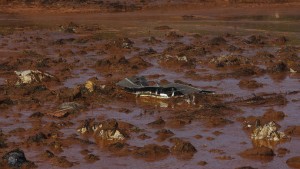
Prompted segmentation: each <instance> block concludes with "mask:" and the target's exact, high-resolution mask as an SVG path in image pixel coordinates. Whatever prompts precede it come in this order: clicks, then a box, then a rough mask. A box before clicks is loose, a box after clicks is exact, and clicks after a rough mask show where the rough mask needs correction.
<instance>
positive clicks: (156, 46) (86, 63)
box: [0, 4, 300, 168]
mask: <svg viewBox="0 0 300 169" xmlns="http://www.w3.org/2000/svg"><path fill="white" fill-rule="evenodd" d="M111 5H112V6H113V8H118V10H122V11H123V9H124V8H125V10H131V9H129V7H126V6H125V7H123V6H119V4H111ZM126 5H128V4H126ZM119 8H120V9H119ZM134 10H135V9H134ZM101 29H102V28H101V26H99V25H84V24H77V23H76V22H70V23H65V24H64V25H60V26H57V27H56V28H55V29H53V30H52V29H41V30H31V29H30V28H28V29H23V30H21V31H15V32H12V33H9V34H4V35H1V36H0V44H1V45H0V53H1V54H2V53H3V56H4V57H2V58H1V59H0V78H1V79H2V78H3V79H5V80H3V81H2V80H1V79H0V80H1V81H0V82H1V84H0V93H2V95H1V96H0V110H1V114H0V119H1V124H0V131H1V132H0V150H1V151H0V157H1V160H0V164H3V165H5V166H8V165H10V164H9V162H8V161H7V159H8V155H9V154H8V155H7V153H9V152H10V151H12V150H13V148H16V147H19V148H20V150H18V153H20V154H21V157H22V159H23V162H24V165H26V166H25V167H29V168H32V167H35V166H37V167H39V166H41V167H47V165H48V164H51V165H52V164H53V165H54V166H56V167H59V168H71V167H84V166H85V164H87V163H88V164H94V165H98V164H102V163H103V161H106V160H108V159H109V158H107V156H110V158H120V159H121V160H124V159H129V161H132V159H134V160H136V161H138V162H137V163H139V164H140V163H143V162H144V163H146V162H154V161H156V162H157V163H160V162H165V161H168V160H170V159H173V157H175V158H176V159H178V161H176V163H177V162H178V163H181V162H182V161H185V162H186V161H191V163H194V165H202V166H205V165H213V164H214V163H218V161H220V160H222V161H232V162H233V163H234V164H237V163H238V165H235V167H236V166H240V162H241V161H243V158H247V159H254V162H253V163H255V161H256V160H259V161H260V160H263V161H266V162H268V163H271V162H272V160H277V159H276V158H277V156H275V154H276V155H277V154H279V155H280V156H284V157H285V158H290V155H289V152H290V153H291V154H292V153H293V150H289V149H287V148H282V149H278V150H277V151H275V150H276V147H274V145H269V144H268V147H267V146H265V147H253V148H251V149H246V147H245V146H244V144H243V143H245V142H246V145H247V144H248V145H247V146H249V144H252V142H251V138H250V136H249V138H244V137H245V133H244V132H246V136H248V135H247V134H249V133H251V132H252V131H253V129H254V126H255V123H256V120H257V119H260V121H261V123H262V124H266V123H268V122H270V121H276V122H278V123H281V122H282V121H283V122H285V120H286V119H288V120H289V116H287V114H289V113H290V112H289V109H287V110H286V111H281V110H277V109H280V108H281V107H285V106H286V107H288V105H289V104H292V103H296V104H297V102H298V101H297V100H296V99H294V101H293V100H292V99H291V97H293V95H294V96H295V97H297V96H298V95H297V94H298V93H299V92H297V91H295V92H291V91H290V89H287V88H288V87H286V86H284V88H283V89H282V91H279V90H278V91H277V90H270V89H269V88H272V87H273V86H272V85H273V84H272V83H273V82H274V83H276V82H279V84H285V85H286V83H285V82H284V80H282V77H283V78H287V79H288V80H289V78H290V79H296V80H299V72H300V65H299V63H300V59H299V47H297V46H289V45H287V42H288V39H287V38H286V37H282V36H280V37H277V36H273V35H266V34H263V35H261V34H254V35H247V36H242V35H233V34H224V35H218V36H216V35H198V34H193V35H191V34H187V33H184V32H180V31H177V30H175V29H173V28H172V27H171V26H159V27H154V28H153V31H162V32H163V35H162V36H154V35H153V36H152V35H151V36H150V37H144V36H143V37H135V36H132V37H130V36H128V37H127V36H124V35H122V36H121V37H108V38H107V37H106V38H103V37H98V36H96V35H95V34H94V33H93V32H94V31H99V30H101ZM252 51H254V52H252ZM249 53H250V54H249ZM24 70H34V72H49V74H51V75H53V78H52V76H51V78H49V79H47V78H45V79H40V80H34V81H30V82H29V83H16V82H18V81H20V79H18V76H17V74H16V73H15V72H14V71H18V72H20V71H24ZM133 75H138V76H140V75H146V76H147V77H149V78H150V79H151V82H150V83H152V84H153V85H155V84H156V82H160V83H166V82H168V81H170V82H171V81H175V82H176V83H177V82H178V83H184V84H185V85H191V86H194V87H199V88H202V87H203V88H204V89H209V90H216V94H198V93H197V94H192V95H188V96H184V97H175V98H171V99H155V98H154V99H148V98H140V97H137V96H136V95H134V94H132V93H130V92H126V91H124V90H122V88H120V87H118V86H117V85H116V83H117V82H118V81H120V80H121V79H123V78H126V77H130V76H133ZM54 77H55V78H54ZM269 77H271V78H273V80H272V79H271V80H270V78H269ZM264 79H269V80H270V81H267V80H264ZM227 80H228V81H230V82H232V81H234V83H235V82H236V83H235V84H230V85H229V86H226V84H225V83H226V82H227ZM202 82H203V83H202ZM292 83H294V81H293V82H292ZM270 86H271V87H270ZM231 88H233V89H231ZM241 89H242V90H241ZM264 90H266V92H264ZM294 90H296V89H293V91H294ZM288 92H290V94H288ZM291 93H292V94H291ZM240 95H242V96H240ZM191 100H193V102H191ZM267 108H268V109H267ZM249 109H250V110H251V111H253V112H251V113H248V114H247V115H245V117H240V116H243V113H247V112H246V111H249ZM255 109H258V110H257V111H256V110H255ZM262 110H263V111H262ZM258 111H259V113H261V114H259V113H257V112H258ZM249 114H250V116H248V115H249ZM238 117H240V118H238ZM2 122H3V123H2ZM287 123H288V122H287ZM248 126H251V127H248ZM232 128H234V129H232ZM242 129H245V130H242ZM282 129H283V131H284V132H285V133H286V134H288V135H289V136H291V137H292V139H293V138H295V137H299V135H300V134H299V133H300V132H299V126H295V125H291V126H289V127H287V126H284V127H283V128H282ZM2 130H3V131H2ZM233 130H234V131H236V133H235V134H237V135H235V134H232V135H229V136H228V133H230V132H231V131H233ZM226 139H228V140H229V141H226ZM231 139H233V140H231ZM223 140H224V142H223ZM235 140H238V141H240V142H241V143H240V145H239V144H238V143H239V142H238V141H235ZM232 141H235V142H234V144H236V145H237V146H240V147H238V148H237V149H238V150H239V152H233V153H231V151H230V146H232V143H231V142H232ZM217 144H220V146H219V145H217ZM278 144H281V142H279V143H278ZM287 144H289V143H287ZM254 145H255V144H254ZM269 146H270V147H269ZM272 146H273V147H272ZM220 147H221V148H220ZM224 147H229V148H224ZM223 148H224V150H222V149H223ZM245 149H246V150H245ZM2 150H3V151H2ZM21 150H22V151H23V153H25V155H26V158H25V157H23V156H24V155H22V151H21ZM37 152H38V155H37ZM79 152H80V153H79ZM240 152H241V153H240ZM202 153H203V154H204V156H205V155H207V158H201V159H200V157H201V156H202V155H203V154H202ZM214 154H217V156H213V155H214ZM106 155H107V156H106ZM122 158H124V159H122ZM194 159H197V160H196V162H195V161H194ZM235 160H237V161H235ZM21 161H22V160H21ZM31 161H32V162H31ZM41 161H43V162H41ZM124 161H125V162H126V160H124ZM141 161H142V162H141ZM298 161H299V160H298V157H296V158H291V159H289V160H287V165H288V166H297V165H298ZM185 162H184V163H185ZM33 163H34V164H33ZM146 164H148V163H146ZM16 165H19V164H16ZM20 165H22V167H23V164H20ZM168 165H169V164H168ZM255 165H260V164H258V163H255ZM162 166H164V164H163V165H162ZM113 167H116V166H113ZM160 167H161V166H160ZM168 167H173V166H167V168H168ZM248 168H251V167H248Z"/></svg>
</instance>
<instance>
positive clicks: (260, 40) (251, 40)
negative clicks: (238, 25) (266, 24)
mask: <svg viewBox="0 0 300 169" xmlns="http://www.w3.org/2000/svg"><path fill="white" fill-rule="evenodd" d="M265 39H266V38H265V37H263V36H261V35H251V36H249V37H248V38H247V39H245V40H244V42H246V43H247V44H253V45H263V44H265V43H266V42H265Z"/></svg>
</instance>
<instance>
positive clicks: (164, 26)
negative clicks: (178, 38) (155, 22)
mask: <svg viewBox="0 0 300 169" xmlns="http://www.w3.org/2000/svg"><path fill="white" fill-rule="evenodd" d="M154 29H155V30H169V29H172V28H171V27H169V26H167V25H163V26H157V27H155V28H154Z"/></svg>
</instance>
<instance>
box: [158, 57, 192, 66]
mask: <svg viewBox="0 0 300 169" xmlns="http://www.w3.org/2000/svg"><path fill="white" fill-rule="evenodd" d="M158 62H159V64H160V65H161V66H163V67H166V68H173V69H177V68H195V66H196V65H195V60H194V59H190V58H187V56H185V55H174V56H172V55H169V54H166V55H163V56H161V57H160V59H159V61H158Z"/></svg>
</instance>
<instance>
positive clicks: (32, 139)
mask: <svg viewBox="0 0 300 169" xmlns="http://www.w3.org/2000/svg"><path fill="white" fill-rule="evenodd" d="M45 139H47V136H46V135H45V134H44V133H42V132H40V133H38V134H36V135H34V136H30V137H29V138H28V139H27V142H29V143H40V142H43V141H44V140H45Z"/></svg>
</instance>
